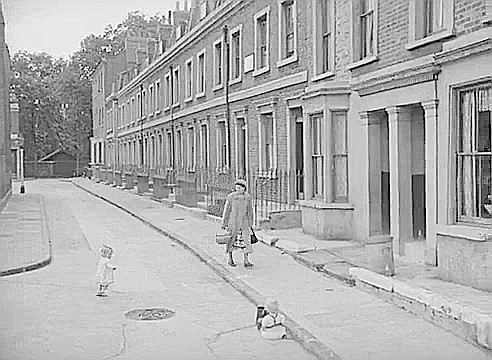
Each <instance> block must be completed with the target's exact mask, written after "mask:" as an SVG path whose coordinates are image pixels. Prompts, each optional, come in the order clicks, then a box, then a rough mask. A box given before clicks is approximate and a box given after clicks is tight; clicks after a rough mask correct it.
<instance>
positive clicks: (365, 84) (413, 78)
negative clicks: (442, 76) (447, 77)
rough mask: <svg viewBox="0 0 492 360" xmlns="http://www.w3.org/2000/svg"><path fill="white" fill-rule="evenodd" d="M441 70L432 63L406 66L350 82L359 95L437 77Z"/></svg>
mask: <svg viewBox="0 0 492 360" xmlns="http://www.w3.org/2000/svg"><path fill="white" fill-rule="evenodd" d="M440 71H441V69H440V66H437V65H435V64H433V63H429V64H425V65H420V66H416V67H413V68H407V69H405V70H400V71H397V72H393V73H389V74H385V75H382V76H379V77H374V78H369V79H366V80H362V81H354V82H352V84H351V85H352V89H353V90H355V91H357V92H358V93H359V95H360V96H365V95H370V94H374V93H379V92H383V91H387V90H392V89H397V88H401V87H406V86H410V85H416V84H420V83H423V82H427V81H432V80H435V79H436V78H437V75H438V74H439V72H440Z"/></svg>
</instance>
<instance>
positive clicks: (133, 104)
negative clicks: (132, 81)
mask: <svg viewBox="0 0 492 360" xmlns="http://www.w3.org/2000/svg"><path fill="white" fill-rule="evenodd" d="M131 117H132V122H134V121H135V118H136V117H137V113H136V112H135V98H132V112H131Z"/></svg>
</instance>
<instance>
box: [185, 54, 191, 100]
mask: <svg viewBox="0 0 492 360" xmlns="http://www.w3.org/2000/svg"><path fill="white" fill-rule="evenodd" d="M185 86H186V87H185V101H191V100H192V98H193V59H189V60H188V61H187V62H186V72H185Z"/></svg>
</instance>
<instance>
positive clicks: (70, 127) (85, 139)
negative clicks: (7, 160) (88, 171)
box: [11, 11, 165, 160]
mask: <svg viewBox="0 0 492 360" xmlns="http://www.w3.org/2000/svg"><path fill="white" fill-rule="evenodd" d="M164 23H165V18H164V16H162V15H160V14H156V15H154V16H152V17H150V18H147V17H146V16H145V15H144V14H142V13H141V12H139V11H134V12H130V13H128V15H127V17H126V18H125V19H124V20H123V21H122V22H120V23H119V24H117V25H116V26H112V25H108V26H107V27H106V28H105V30H104V32H103V33H102V34H99V35H95V34H90V35H88V36H86V37H85V38H84V39H82V41H81V43H80V49H79V50H78V51H76V52H75V53H74V54H72V56H70V59H69V60H68V61H66V60H63V59H60V58H58V59H56V58H53V57H52V56H51V55H49V54H47V53H35V54H33V53H28V52H26V51H21V52H18V53H16V54H14V55H13V57H12V68H13V71H12V74H13V77H12V80H11V84H12V92H13V93H14V95H15V96H16V98H17V99H18V101H19V107H20V124H21V133H22V135H23V136H24V138H25V145H24V148H25V150H26V160H35V159H39V158H41V157H43V156H45V155H46V154H48V153H49V152H51V151H54V150H56V149H58V148H62V149H64V150H66V151H67V152H69V153H71V154H73V155H78V156H80V157H82V158H87V157H88V156H89V153H90V146H89V138H90V136H91V132H92V97H91V91H92V83H91V75H92V73H93V72H94V70H95V69H96V68H97V66H98V65H99V63H100V62H101V60H102V59H103V58H105V57H110V56H113V55H116V54H118V52H119V51H120V50H121V49H123V48H124V46H125V38H126V35H127V33H128V32H131V33H138V32H139V31H151V30H152V29H155V28H156V27H157V26H158V25H160V24H164Z"/></svg>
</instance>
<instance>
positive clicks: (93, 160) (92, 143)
mask: <svg viewBox="0 0 492 360" xmlns="http://www.w3.org/2000/svg"><path fill="white" fill-rule="evenodd" d="M90 141H91V165H92V164H94V163H95V162H96V161H95V160H96V159H95V156H94V155H95V151H94V150H95V149H94V146H95V143H94V138H92V137H91V138H90Z"/></svg>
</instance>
